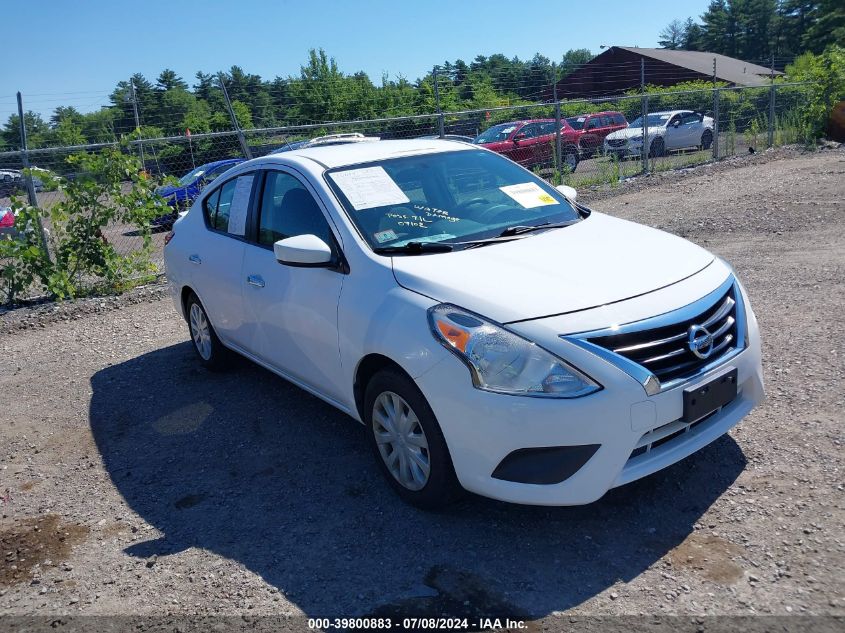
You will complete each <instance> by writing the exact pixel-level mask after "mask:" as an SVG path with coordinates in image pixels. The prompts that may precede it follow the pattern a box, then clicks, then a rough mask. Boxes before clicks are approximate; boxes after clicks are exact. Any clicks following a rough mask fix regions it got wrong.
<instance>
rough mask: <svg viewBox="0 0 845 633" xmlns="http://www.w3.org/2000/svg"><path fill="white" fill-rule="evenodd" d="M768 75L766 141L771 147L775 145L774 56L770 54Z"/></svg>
mask: <svg viewBox="0 0 845 633" xmlns="http://www.w3.org/2000/svg"><path fill="white" fill-rule="evenodd" d="M770 68H771V71H770V75H769V81H770V83H771V87H770V88H769V137H768V139H767V142H768V146H769V147H773V146H774V144H775V54H774V53H772V65H771V66H770Z"/></svg>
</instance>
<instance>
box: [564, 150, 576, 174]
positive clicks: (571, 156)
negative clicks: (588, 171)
mask: <svg viewBox="0 0 845 633" xmlns="http://www.w3.org/2000/svg"><path fill="white" fill-rule="evenodd" d="M578 161H579V158H578V148H577V147H573V146H569V147H564V148H563V165H564V167H566V168H567V169H569V173H570V174H571V173H572V172H574V171H575V170H576V169H577V167H578Z"/></svg>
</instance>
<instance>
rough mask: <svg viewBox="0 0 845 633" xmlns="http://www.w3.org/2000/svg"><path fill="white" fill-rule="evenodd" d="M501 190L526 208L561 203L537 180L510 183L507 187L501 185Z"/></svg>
mask: <svg viewBox="0 0 845 633" xmlns="http://www.w3.org/2000/svg"><path fill="white" fill-rule="evenodd" d="M499 190H500V191H501V192H502V193H503V194H505V195H506V196H508V197H510V198H513V199H514V200H515V201H516V202H517V203H518V204H519V205H520V206H521V207H523V208H524V209H533V208H535V207H544V206H546V205H549V204H560V203H559V202H558V201H557V200H555V199H554V198H553V197H552V196H551V195H549V194H548V193H547V192H546V191H544V190H543V188H542V187H540V185H538V184H537V183H536V182H524V183H522V184H519V185H508V186H506V187H499Z"/></svg>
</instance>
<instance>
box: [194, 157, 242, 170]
mask: <svg viewBox="0 0 845 633" xmlns="http://www.w3.org/2000/svg"><path fill="white" fill-rule="evenodd" d="M242 162H244V159H243V158H224V159H223V160H215V161H213V162H210V163H205V164H204V165H200V166H201V167H206V168H208V167H217V166H218V165H228V164H235V163H242Z"/></svg>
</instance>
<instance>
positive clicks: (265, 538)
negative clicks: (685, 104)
mask: <svg viewBox="0 0 845 633" xmlns="http://www.w3.org/2000/svg"><path fill="white" fill-rule="evenodd" d="M583 199H584V200H585V201H586V202H589V203H590V204H591V205H592V206H593V207H594V208H595V209H596V210H598V211H603V212H608V213H610V214H613V215H617V216H620V217H625V218H629V219H633V220H636V221H639V222H643V223H646V224H649V225H652V226H656V227H659V228H662V229H665V230H667V231H671V232H673V233H676V234H678V235H682V236H684V237H687V238H689V239H691V240H693V241H695V242H697V243H699V244H702V245H703V246H705V247H707V248H709V249H712V250H713V251H715V252H716V253H718V254H719V255H722V256H724V257H726V258H727V259H728V260H729V261H731V262H732V263H733V264H734V266H735V267H736V269H737V271H738V274H739V275H740V276H741V278H742V279H743V281H744V283H745V285H746V287H747V289H748V291H749V293H750V296H751V299H752V303H753V305H754V308H755V311H756V313H757V316H758V319H759V322H760V327H761V330H762V336H763V341H764V370H765V379H766V387H767V391H768V399H767V401H766V402H765V404H763V405H762V406H761V407H759V408H758V409H757V410H755V411H754V412H753V413H752V414H751V415H750V416H749V417H748V418H746V419H745V420H744V421H743V422H742V424H741V425H739V426H738V427H737V428H736V429H734V430H733V431H732V432H731V433H730V434H729V435H728V436H725V437H723V438H721V439H720V440H718V441H716V442H715V443H714V444H712V445H710V446H708V447H707V448H705V449H703V450H702V451H700V452H699V453H697V454H695V455H693V456H691V457H690V458H688V459H686V460H684V461H683V462H681V463H679V464H677V465H675V466H673V467H671V468H669V469H667V470H665V471H662V472H660V473H658V474H655V475H653V476H651V477H648V478H646V479H644V480H641V481H639V482H635V483H633V484H630V485H627V486H624V487H622V488H618V489H615V490H613V491H611V492H610V493H609V494H607V495H606V496H605V497H604V498H603V499H602V500H600V501H598V502H596V503H594V504H592V505H589V506H585V507H578V508H532V507H521V506H516V505H507V504H502V503H497V502H493V501H488V500H484V499H481V498H476V497H470V498H468V499H466V500H465V501H462V502H461V503H459V504H457V505H456V506H454V507H452V508H450V509H449V510H448V511H446V512H442V513H439V514H430V513H424V512H420V511H418V510H415V509H413V508H411V507H409V506H407V505H404V504H403V503H401V502H400V501H399V500H398V499H397V498H396V497H395V495H394V494H392V493H391V491H390V490H389V489H388V487H387V485H386V484H385V483H384V482H383V481H382V480H381V478H380V477H381V476H380V474H379V473H378V471H377V470H376V468H375V464H373V463H372V457H371V455H370V453H369V452H368V448H367V445H366V443H365V437H364V433H363V429H362V428H361V427H359V426H358V425H356V424H354V423H352V422H351V421H350V419H348V418H347V417H345V416H344V415H343V414H341V413H339V412H337V411H335V410H334V409H332V408H330V407H329V406H328V405H326V404H324V403H322V402H321V401H318V400H317V399H315V398H313V397H311V396H309V395H307V394H306V393H304V392H303V391H301V390H299V389H297V388H296V387H293V386H292V385H290V384H288V383H286V382H285V381H283V380H281V379H279V378H277V377H275V376H273V375H271V374H270V373H268V372H266V371H264V370H263V369H260V368H258V367H257V366H255V365H252V364H251V363H249V362H247V361H243V362H240V363H239V364H238V365H237V367H236V368H235V369H234V370H233V371H231V372H228V373H225V374H210V373H207V372H206V371H204V370H202V369H201V368H200V367H199V365H198V363H197V362H196V360H195V358H194V355H193V352H192V350H191V348H190V343H189V342H188V337H187V330H186V327H185V324H184V323H183V322H182V321H180V319H179V318H178V317H177V315H176V313H175V312H174V310H173V308H172V305H171V304H170V302H169V300H168V299H167V298H166V297H165V296H164V293H163V292H162V289H161V288H159V287H152V288H147V289H140V290H136V291H134V292H133V293H132V294H131V295H130V296H128V297H125V298H120V299H114V298H112V299H92V300H86V301H82V302H78V303H76V304H64V305H62V306H57V307H54V306H42V307H39V308H35V309H23V310H17V311H12V312H8V313H6V314H2V315H0V399H2V406H0V495H2V500H0V511H1V512H2V519H0V545H2V549H0V556H2V557H3V558H2V561H0V562H2V568H0V614H4V615H7V616H8V615H13V614H17V615H27V614H30V615H31V614H56V615H75V614H76V615H78V614H140V615H165V614H166V615H179V614H199V615H214V614H249V615H261V614H272V615H276V616H284V615H288V614H290V615H301V614H305V615H307V616H309V617H324V616H326V617H334V616H341V617H342V616H355V615H366V614H382V615H383V614H392V615H394V616H402V615H411V616H422V615H434V614H436V613H438V612H440V613H448V614H451V615H461V614H463V615H472V614H475V615H478V616H489V615H500V616H501V615H509V616H512V617H520V618H524V619H526V620H530V621H531V628H534V629H535V630H540V629H543V628H547V629H559V628H563V626H564V625H567V623H570V622H572V621H576V620H577V618H583V617H584V616H587V615H614V614H627V615H633V616H636V615H641V614H646V615H649V616H652V615H654V616H663V615H669V614H684V615H690V616H695V617H698V616H701V617H702V618H703V617H705V616H710V615H755V614H772V615H777V616H790V617H792V618H795V617H796V616H799V615H813V616H822V615H837V616H843V615H845V595H844V594H843V587H845V571H843V570H845V529H843V523H844V522H845V521H844V520H845V510H844V509H843V504H844V503H845V494H843V484H845V482H844V481H843V421H845V418H844V417H843V407H845V337H843V336H842V333H843V330H842V319H843V315H845V248H843V244H845V210H844V209H843V200H845V151H843V150H841V149H840V150H828V151H823V152H818V153H813V154H800V153H796V152H782V153H781V154H779V155H777V156H774V157H772V159H767V160H763V159H755V160H753V161H749V162H748V163H747V164H745V163H743V164H741V165H740V166H738V167H737V168H734V169H727V168H722V167H721V166H704V167H700V168H695V169H692V170H688V171H686V172H684V173H673V174H661V175H660V176H656V177H652V178H638V179H635V180H634V181H631V182H630V183H626V184H623V185H621V186H620V187H619V188H618V189H616V190H613V191H604V192H597V193H595V192H594V193H593V194H592V197H591V196H590V193H589V192H587V193H586V194H585V195H584V196H583ZM700 621H701V622H704V620H703V619H700ZM793 621H794V620H793ZM694 622H699V620H694ZM839 623H840V625H841V621H839ZM693 630H695V629H693ZM840 630H841V629H840Z"/></svg>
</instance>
